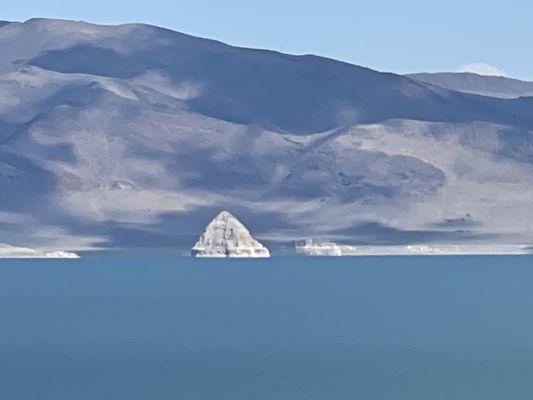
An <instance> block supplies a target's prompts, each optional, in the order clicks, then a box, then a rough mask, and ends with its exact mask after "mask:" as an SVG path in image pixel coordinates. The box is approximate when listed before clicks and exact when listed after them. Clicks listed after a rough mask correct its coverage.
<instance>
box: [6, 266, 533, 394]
mask: <svg viewBox="0 0 533 400" xmlns="http://www.w3.org/2000/svg"><path fill="white" fill-rule="evenodd" d="M532 315H533V257H531V256H487V257H477V256H476V257H474V256H470V257H358V258H297V257H293V258H272V259H270V260H252V261H246V260H231V261H228V260H195V259H189V258H175V259H173V258H170V257H169V258H121V257H109V256H108V257H89V258H85V259H82V260H74V261H72V260H68V261H66V260H65V261H52V260H47V261H37V260H36V261H8V260H3V261H0V399H6V400H7V399H9V400H19V399H31V400H36V399H38V400H48V399H50V400H63V399H69V400H70V399H83V400H84V399H90V400H94V399H98V400H102V399H128V400H133V399H146V400H159V399H187V400H190V399H193V400H195V399H206V400H208V399H209V400H210V399H217V400H218V399H231V400H236V399H258V400H261V399H291V400H298V399H305V400H312V399H364V400H371V399H380V400H392V399H394V400H396V399H406V400H407V399H409V400H416V399H420V400H432V399H454V400H456V399H466V400H477V399H479V400H490V399H498V400H501V399H528V398H531V396H533V316H532Z"/></svg>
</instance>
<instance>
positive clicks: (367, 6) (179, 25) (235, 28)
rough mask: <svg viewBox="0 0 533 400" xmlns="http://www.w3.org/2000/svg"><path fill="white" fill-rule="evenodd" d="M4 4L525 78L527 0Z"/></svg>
mask: <svg viewBox="0 0 533 400" xmlns="http://www.w3.org/2000/svg"><path fill="white" fill-rule="evenodd" d="M3 3H7V4H2V6H1V8H0V19H5V20H19V21H21V20H26V19H28V18H31V17H35V16H39V17H53V18H67V19H82V20H86V21H90V22H96V23H122V22H146V23H150V24H154V25H159V26H164V27H168V28H172V29H175V30H178V31H181V32H185V33H190V34H194V35H198V36H203V37H209V38H215V39H218V40H222V41H224V42H227V43H230V44H234V45H241V46H248V47H260V48H269V49H274V50H279V51H283V52H287V53H296V54H303V53H314V54H319V55H323V56H329V57H333V58H336V59H341V60H345V61H349V62H352V63H355V64H359V65H364V66H368V67H371V68H375V69H379V70H384V71H394V72H400V73H406V72H419V71H456V70H460V69H466V70H476V71H480V72H483V71H485V72H488V73H496V74H497V73H499V71H503V72H504V73H505V74H507V75H509V76H513V77H518V78H522V79H529V80H533V50H532V44H531V43H532V42H533V1H532V0H507V1H491V0H485V1H476V0H446V1H432V0H404V1H401V0H396V1H393V0H387V1H379V0H373V1H372V0H369V1H356V0H351V1H349V0H323V1H316V0H292V1H290V0H284V1H283V0H265V1H253V0H251V1H250V0H226V1H222V0H188V1H171V0H149V1H146V0H144V1H136V0H92V1H87V0H84V1H73V0H70V1H65V0H63V1H61V0H46V1H42V0H16V1H14V0H13V1H12V0H7V1H6V2H3ZM480 64H481V65H480ZM483 64H488V65H483Z"/></svg>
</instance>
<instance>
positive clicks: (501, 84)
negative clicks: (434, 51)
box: [407, 72, 533, 99]
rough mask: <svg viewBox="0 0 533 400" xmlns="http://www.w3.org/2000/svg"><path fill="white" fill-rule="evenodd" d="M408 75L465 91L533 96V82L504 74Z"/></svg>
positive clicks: (515, 96)
mask: <svg viewBox="0 0 533 400" xmlns="http://www.w3.org/2000/svg"><path fill="white" fill-rule="evenodd" d="M407 76H408V77H410V78H413V79H416V80H418V81H420V82H424V83H429V84H432V85H436V86H440V87H442V88H446V89H451V90H457V91H460V92H465V93H473V94H480V95H484V96H493V97H500V98H510V99H511V98H518V97H527V96H533V82H524V81H520V80H518V79H510V78H505V77H503V76H482V75H477V74H472V73H468V72H459V73H451V72H447V73H435V74H411V75H407Z"/></svg>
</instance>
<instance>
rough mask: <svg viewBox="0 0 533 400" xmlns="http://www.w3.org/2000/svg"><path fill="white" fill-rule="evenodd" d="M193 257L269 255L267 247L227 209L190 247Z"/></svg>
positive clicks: (257, 256)
mask: <svg viewBox="0 0 533 400" xmlns="http://www.w3.org/2000/svg"><path fill="white" fill-rule="evenodd" d="M191 254H192V256H193V257H239V258H266V257H270V252H269V251H268V249H267V248H266V247H265V246H263V245H262V244H261V243H259V242H258V241H257V240H255V239H254V238H253V237H252V235H251V234H250V232H249V231H248V229H247V228H246V227H245V226H244V225H243V224H242V223H241V222H240V221H239V220H238V219H237V218H235V217H234V216H233V215H231V214H230V213H229V212H227V211H222V212H221V213H220V214H218V215H217V216H216V217H215V218H214V219H213V220H212V221H211V222H210V223H209V225H207V227H206V228H205V230H204V232H203V233H202V236H200V239H198V242H196V244H195V245H194V247H193V248H192V251H191Z"/></svg>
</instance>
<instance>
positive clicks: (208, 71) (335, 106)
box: [0, 19, 533, 249]
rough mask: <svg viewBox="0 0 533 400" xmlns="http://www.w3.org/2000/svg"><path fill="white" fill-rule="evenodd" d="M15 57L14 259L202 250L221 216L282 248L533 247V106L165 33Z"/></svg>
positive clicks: (40, 31)
mask: <svg viewBox="0 0 533 400" xmlns="http://www.w3.org/2000/svg"><path fill="white" fill-rule="evenodd" d="M0 53H1V54H2V55H3V57H2V58H1V59H0V191H1V192H2V193H6V195H5V196H3V198H2V199H0V242H12V243H14V244H21V245H22V244H26V245H33V246H36V245H37V246H52V245H54V246H55V245H57V243H60V244H61V247H62V248H68V249H80V248H89V247H95V246H96V247H129V246H134V247H139V246H146V247H168V246H171V247H178V248H183V249H187V248H188V247H190V246H192V244H193V243H194V242H195V240H196V239H197V235H198V234H199V233H200V231H201V229H202V227H203V226H205V224H206V223H207V222H208V221H209V220H210V219H211V218H212V217H213V216H214V215H216V214H217V213H218V211H220V209H228V210H230V211H231V212H233V213H234V214H235V215H237V216H238V217H239V219H242V221H243V223H245V224H246V225H247V226H248V227H250V229H251V231H252V233H254V234H255V235H256V236H257V237H258V238H259V239H261V240H263V241H265V242H266V243H267V244H272V243H278V244H284V243H290V242H292V241H293V240H299V239H303V238H306V237H323V238H330V239H334V240H340V241H346V242H352V243H380V244H385V243H395V244H398V243H410V242H421V241H434V242H435V241H436V242H438V241H447V242H453V241H461V242H464V241H467V240H472V241H487V240H498V241H502V242H513V243H514V242H516V241H517V240H518V241H527V240H529V238H530V236H531V233H532V232H533V224H530V223H529V221H531V220H532V219H530V218H528V216H529V214H530V213H531V211H529V210H530V208H531V207H529V198H530V197H528V196H530V194H531V193H530V192H529V191H530V190H532V189H533V186H531V185H532V183H533V173H532V172H533V166H532V165H531V164H532V162H533V144H532V143H533V139H532V137H533V134H532V127H533V112H532V110H533V99H530V98H520V99H500V98H493V97H487V96H478V95H473V94H467V93H459V92H454V91H451V90H447V89H444V88H440V87H437V86H434V85H430V84H426V83H423V82H420V81H417V80H413V79H410V78H407V77H403V76H399V75H394V74H389V73H381V72H377V71H372V70H370V69H367V68H363V67H358V66H354V65H350V64H346V63H341V62H337V61H334V60H330V59H325V58H321V57H317V56H292V55H285V54H280V53H276V52H271V51H265V50H251V49H242V48H236V47H232V46H228V45H226V44H223V43H220V42H216V41H212V40H206V39H200V38H195V37H191V36H188V35H184V34H181V33H177V32H172V31H169V30H165V29H160V28H156V27H151V26H147V25H122V26H98V25H91V24H87V23H83V22H70V21H57V20H45V19H34V20H30V21H27V22H25V23H13V24H9V25H6V26H4V27H3V28H1V29H0ZM500 208H502V210H503V211H500ZM496 210H498V211H496ZM466 215H468V216H469V217H468V219H469V221H472V223H470V224H463V225H460V226H457V224H450V223H447V221H460V220H464V219H465V216H466ZM496 216H499V217H504V218H505V221H506V224H503V225H502V223H501V220H498V218H496Z"/></svg>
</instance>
